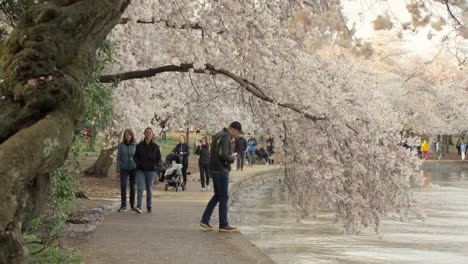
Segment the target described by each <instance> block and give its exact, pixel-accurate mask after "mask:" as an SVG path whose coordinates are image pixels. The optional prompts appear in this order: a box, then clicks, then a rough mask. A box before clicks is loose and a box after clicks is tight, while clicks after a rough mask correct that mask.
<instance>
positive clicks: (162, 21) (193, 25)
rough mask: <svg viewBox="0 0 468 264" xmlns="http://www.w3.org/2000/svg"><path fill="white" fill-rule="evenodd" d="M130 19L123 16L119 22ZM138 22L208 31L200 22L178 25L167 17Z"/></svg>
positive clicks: (222, 31) (138, 22) (126, 21)
mask: <svg viewBox="0 0 468 264" xmlns="http://www.w3.org/2000/svg"><path fill="white" fill-rule="evenodd" d="M130 21H131V19H130V18H122V19H121V20H120V23H119V24H127V23H128V22H130ZM136 23H137V24H153V25H154V24H163V25H164V26H166V27H168V28H173V29H194V30H201V31H206V30H205V29H204V28H203V27H202V26H200V24H199V23H186V24H182V25H177V24H175V23H172V22H170V21H169V20H165V19H160V20H155V19H154V18H151V20H144V19H137V20H136ZM225 32H226V31H224V30H221V31H218V32H216V34H224V33H225Z"/></svg>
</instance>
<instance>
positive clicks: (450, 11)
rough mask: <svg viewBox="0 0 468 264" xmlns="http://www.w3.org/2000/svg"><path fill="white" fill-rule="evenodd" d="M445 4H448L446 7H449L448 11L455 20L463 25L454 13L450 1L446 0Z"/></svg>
mask: <svg viewBox="0 0 468 264" xmlns="http://www.w3.org/2000/svg"><path fill="white" fill-rule="evenodd" d="M445 6H446V8H447V11H448V13H449V15H450V16H451V17H452V18H453V20H455V22H456V23H457V24H458V25H459V26H461V27H463V24H462V23H461V22H460V20H458V18H457V17H456V16H455V15H454V14H453V12H452V9H451V8H450V5H449V1H448V0H445Z"/></svg>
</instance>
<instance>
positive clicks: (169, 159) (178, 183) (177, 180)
mask: <svg viewBox="0 0 468 264" xmlns="http://www.w3.org/2000/svg"><path fill="white" fill-rule="evenodd" d="M174 161H175V162H176V164H174V165H172V163H173V162H174ZM165 163H166V168H167V169H166V171H165V172H164V178H165V181H166V185H165V186H164V190H165V191H166V192H167V189H168V188H169V187H170V186H171V187H173V190H175V191H176V192H177V191H178V190H179V187H182V191H185V186H184V185H183V184H182V168H183V166H182V164H181V158H180V156H179V155H177V154H169V155H167V156H166V161H165Z"/></svg>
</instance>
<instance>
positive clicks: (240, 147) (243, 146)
mask: <svg viewBox="0 0 468 264" xmlns="http://www.w3.org/2000/svg"><path fill="white" fill-rule="evenodd" d="M246 151H247V140H245V138H244V137H242V136H239V137H238V138H237V140H236V153H237V170H241V171H242V170H244V157H245V152H246Z"/></svg>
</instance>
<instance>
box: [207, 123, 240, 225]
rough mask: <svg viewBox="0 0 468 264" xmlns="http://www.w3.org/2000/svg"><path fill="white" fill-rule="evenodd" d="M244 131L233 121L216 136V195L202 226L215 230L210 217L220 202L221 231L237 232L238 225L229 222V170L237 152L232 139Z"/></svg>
mask: <svg viewBox="0 0 468 264" xmlns="http://www.w3.org/2000/svg"><path fill="white" fill-rule="evenodd" d="M240 133H242V125H241V124H240V123H239V122H237V121H236V122H232V123H231V125H229V127H228V128H223V130H221V131H220V132H218V133H217V134H216V135H215V136H214V137H213V141H212V144H211V151H210V165H209V166H210V173H211V178H212V180H213V187H214V195H213V197H212V198H211V200H210V201H209V202H208V205H207V206H206V209H205V212H204V213H203V216H202V220H201V222H200V226H201V227H202V228H205V229H208V230H213V226H211V225H210V218H211V215H212V214H213V210H214V209H215V207H216V205H217V204H218V203H219V232H236V231H238V229H237V227H235V226H230V225H229V223H228V201H229V171H230V170H231V164H232V163H234V161H235V160H236V156H237V155H236V154H233V153H232V151H231V139H232V138H233V137H234V138H235V137H238V136H239V134H240Z"/></svg>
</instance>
